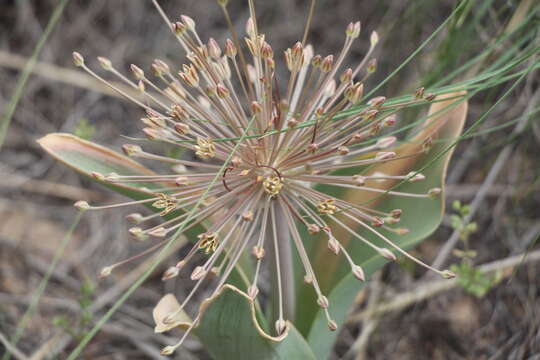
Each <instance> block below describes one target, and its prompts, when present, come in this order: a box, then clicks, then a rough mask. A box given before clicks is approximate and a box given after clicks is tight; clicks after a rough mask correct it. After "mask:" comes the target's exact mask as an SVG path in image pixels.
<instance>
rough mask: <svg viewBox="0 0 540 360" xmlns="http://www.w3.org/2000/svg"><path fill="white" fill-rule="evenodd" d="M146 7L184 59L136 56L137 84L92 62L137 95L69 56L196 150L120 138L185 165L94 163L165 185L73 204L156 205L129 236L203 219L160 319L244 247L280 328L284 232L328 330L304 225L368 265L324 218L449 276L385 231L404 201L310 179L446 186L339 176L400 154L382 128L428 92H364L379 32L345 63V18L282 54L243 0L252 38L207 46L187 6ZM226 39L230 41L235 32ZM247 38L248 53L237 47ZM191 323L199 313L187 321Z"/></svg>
mask: <svg viewBox="0 0 540 360" xmlns="http://www.w3.org/2000/svg"><path fill="white" fill-rule="evenodd" d="M154 3H155V5H156V7H157V8H158V10H159V11H160V13H161V14H162V16H163V17H164V19H165V20H166V21H167V23H168V24H170V26H171V29H172V32H173V34H174V36H176V38H177V39H178V41H179V43H180V45H181V46H182V48H183V49H184V50H185V51H186V53H187V63H186V64H184V65H182V66H180V67H179V69H180V70H179V71H175V70H173V67H172V66H170V65H168V64H166V63H165V62H164V61H161V60H155V62H154V63H153V64H152V70H153V77H152V78H153V80H151V79H150V78H151V77H148V76H147V74H146V73H145V72H144V71H143V70H141V69H140V68H139V67H137V66H135V65H132V66H131V70H132V72H133V77H134V79H135V80H133V81H132V80H129V79H128V78H127V77H125V76H124V75H122V74H120V73H119V72H118V71H117V70H116V69H115V68H114V66H113V64H112V63H111V62H110V61H109V60H107V59H105V58H99V62H100V64H101V65H102V67H103V69H104V70H106V71H108V72H110V73H112V74H114V75H116V76H118V77H119V78H120V80H122V81H124V82H126V83H127V85H128V86H130V87H132V88H133V89H134V90H135V91H137V92H139V93H140V94H139V95H140V96H138V97H135V96H132V95H130V94H128V93H125V92H122V91H121V90H119V89H117V88H116V87H114V85H112V84H111V83H109V82H107V81H106V80H104V79H103V78H101V77H100V76H98V75H97V74H95V73H94V72H93V71H92V70H91V69H90V68H88V67H87V65H86V64H85V61H84V58H83V57H82V56H81V55H80V54H78V53H74V60H75V64H76V65H77V66H80V67H82V68H83V69H84V70H86V71H87V72H89V73H90V74H92V75H93V76H95V77H96V78H97V79H99V80H100V81H103V82H105V83H106V84H108V85H109V86H111V87H113V88H114V89H115V90H117V91H119V92H120V93H122V94H123V95H124V96H126V97H127V98H128V99H130V100H132V101H133V102H135V103H136V104H138V105H139V106H141V107H142V108H143V109H144V111H145V116H144V117H143V118H142V122H143V123H144V126H145V128H144V129H143V132H144V133H145V134H146V136H147V137H148V138H149V139H150V140H153V141H160V142H163V143H166V144H170V145H173V146H178V147H181V148H184V149H187V150H189V151H192V152H193V153H194V154H195V156H196V157H197V160H183V159H177V158H173V157H167V156H162V155H158V154H153V153H150V152H147V151H145V150H144V149H142V148H141V147H140V146H138V145H125V146H124V148H123V149H124V152H125V153H126V154H127V155H129V156H132V157H136V158H143V159H148V160H153V161H158V162H165V163H168V164H171V165H175V168H178V167H182V168H183V169H184V171H183V172H182V173H181V174H179V173H173V172H171V173H170V174H162V175H155V176H123V175H119V174H98V173H95V174H94V175H95V176H96V177H98V178H99V179H101V180H103V181H107V182H110V183H122V182H126V183H133V182H154V183H157V184H163V185H162V186H163V187H162V188H161V189H154V190H152V192H153V194H154V196H153V197H152V198H149V199H146V200H141V201H133V202H128V203H125V204H114V205H110V206H101V207H92V206H90V205H88V204H87V203H85V202H79V203H78V204H79V206H84V208H85V209H105V208H115V207H118V206H122V205H125V206H130V205H135V204H151V206H152V207H154V208H155V209H156V213H155V214H152V215H147V216H143V215H141V214H131V215H129V216H128V219H129V220H130V221H131V222H134V223H135V224H136V225H137V226H136V227H133V228H131V229H130V233H131V234H132V235H133V236H134V237H135V238H137V239H139V240H143V241H148V240H149V239H151V238H165V237H168V236H171V235H175V236H177V235H178V234H179V233H180V232H184V233H185V232H186V231H188V230H190V229H192V228H194V227H195V226H197V225H198V224H201V223H204V224H205V225H206V229H207V230H206V232H204V233H202V234H200V235H199V236H198V237H197V238H195V239H193V241H194V243H193V245H192V246H191V249H190V251H189V253H188V254H187V256H185V258H183V259H179V262H178V265H177V266H176V267H172V268H169V269H167V271H166V272H165V273H164V275H163V279H164V280H168V279H172V278H174V277H176V276H181V275H179V274H181V270H182V268H183V267H184V266H185V265H186V264H187V263H188V262H191V261H198V259H200V258H202V259H204V260H203V261H202V262H201V263H199V264H198V266H196V267H195V268H194V270H193V271H192V273H191V274H190V278H191V279H192V280H193V281H196V285H195V286H194V290H193V292H192V293H191V294H190V295H188V296H187V298H186V299H185V300H184V302H183V303H182V304H181V305H180V307H179V309H178V310H176V311H175V312H174V313H171V314H170V315H169V316H168V318H169V319H175V318H176V317H177V315H178V312H180V311H182V309H183V308H184V307H185V305H186V303H187V302H188V301H189V300H190V299H191V297H192V296H193V293H194V292H195V291H197V290H198V289H199V288H200V285H201V284H202V283H203V282H204V281H205V280H208V278H209V276H210V274H212V275H214V276H217V277H218V279H219V280H218V281H217V285H216V288H215V291H214V293H215V292H217V291H218V290H219V289H220V288H221V287H222V286H223V284H224V283H225V282H226V281H227V278H228V277H229V275H230V274H231V272H232V271H233V269H234V266H235V264H236V263H237V261H238V259H239V257H240V256H241V254H242V253H244V252H250V253H251V254H252V255H253V258H254V261H255V263H256V267H255V269H256V270H255V275H254V277H253V279H251V285H250V286H249V288H248V294H249V296H250V297H252V298H255V297H257V296H258V294H259V289H258V281H259V277H260V273H261V265H262V264H263V263H267V264H275V265H274V266H275V268H276V269H277V271H276V274H275V276H276V277H277V281H276V283H277V284H278V285H279V286H278V292H279V293H278V299H279V304H278V305H279V311H278V318H277V319H276V322H275V327H276V331H277V333H278V334H282V333H283V332H284V331H285V330H286V328H287V322H286V320H287V319H286V314H285V311H284V307H285V306H286V305H287V304H284V303H283V302H284V300H283V299H284V296H283V291H284V290H283V287H282V283H283V279H284V278H291V277H292V274H290V273H286V271H285V270H284V258H285V257H287V256H290V255H289V254H288V253H287V251H288V250H287V249H290V248H291V247H290V245H289V244H288V242H289V241H292V243H293V244H294V247H295V248H296V250H297V252H298V256H299V257H300V259H301V263H302V265H303V268H304V271H305V279H306V283H308V284H309V286H313V288H314V290H315V292H316V293H317V299H318V300H317V303H318V304H319V306H320V307H321V308H322V309H324V312H325V313H326V317H327V320H328V326H329V328H330V329H331V330H336V328H337V325H336V323H335V321H333V320H332V317H331V308H332V304H331V303H330V302H329V301H328V299H327V297H326V296H325V295H324V294H323V293H322V292H321V289H320V287H319V284H318V282H317V277H316V275H315V273H314V271H313V268H312V265H311V263H310V259H309V258H308V255H307V252H306V249H305V248H304V244H303V241H305V240H306V239H302V237H301V235H300V234H301V231H300V230H301V229H300V228H302V227H303V228H305V229H306V230H307V231H306V232H307V233H308V234H311V235H315V234H318V236H321V235H324V236H325V237H326V239H327V241H328V248H329V251H330V252H331V253H333V254H335V255H337V256H342V257H343V259H344V261H346V262H348V264H349V265H350V269H351V272H352V274H354V276H355V277H356V278H358V279H359V280H361V281H363V280H364V271H363V270H362V268H361V267H360V266H359V265H357V264H355V262H354V259H353V258H352V256H351V255H349V253H348V251H347V249H346V248H345V247H344V246H343V245H342V244H341V243H340V239H338V238H336V237H335V236H334V235H333V229H332V226H334V227H335V226H338V227H342V228H343V229H345V230H346V231H348V232H350V233H351V234H352V235H353V236H354V237H355V238H356V239H357V240H358V241H361V242H364V243H366V244H367V245H369V246H370V247H371V248H372V249H373V251H374V252H375V253H378V254H380V255H381V256H383V257H385V258H387V259H390V260H395V259H396V255H395V253H397V254H401V255H403V256H406V257H408V258H410V259H412V260H413V261H415V262H417V263H419V264H421V265H422V266H425V267H427V268H429V269H431V270H433V271H435V272H437V273H439V274H440V275H441V276H443V277H451V276H453V274H452V273H450V272H448V271H439V270H436V269H432V268H430V267H429V266H428V265H426V264H424V263H423V262H421V261H420V260H418V259H416V258H414V257H413V256H411V255H409V254H408V253H406V252H405V251H403V250H402V249H400V248H399V247H398V246H397V245H396V244H394V243H393V242H392V241H391V240H390V239H388V238H387V237H386V236H385V235H384V234H383V233H382V232H381V231H380V229H384V230H385V231H390V232H394V233H396V234H404V233H406V232H407V229H404V228H401V227H397V225H396V224H398V223H399V220H400V215H401V210H399V209H395V210H393V211H391V212H388V213H384V212H381V211H376V210H373V209H371V208H369V207H366V206H362V205H359V204H355V203H351V202H348V201H347V199H339V198H336V197H333V196H331V195H329V194H326V193H323V192H321V191H319V190H317V189H316V188H315V187H314V185H316V184H325V185H329V186H333V187H337V188H352V189H362V190H365V191H370V192H373V193H374V194H382V195H384V196H404V197H414V198H418V201H430V198H431V197H433V196H437V195H438V194H439V193H440V189H431V190H430V191H429V192H428V193H426V194H410V193H402V192H395V191H391V190H390V191H385V190H381V189H379V188H377V187H373V186H370V182H371V183H372V184H373V182H374V181H379V180H381V179H393V180H400V181H411V182H412V181H421V180H423V179H424V176H423V175H422V174H419V173H415V172H413V173H407V174H403V175H402V176H386V175H384V174H373V175H371V176H364V175H354V176H338V175H334V172H335V171H336V170H339V169H345V168H352V167H358V166H364V165H373V164H378V163H382V162H388V161H393V160H396V159H398V156H396V154H395V153H394V152H392V151H387V149H388V147H390V146H391V145H392V144H393V143H394V142H395V140H396V139H395V138H394V137H380V132H381V130H382V129H384V128H385V127H388V126H392V125H394V123H395V122H396V118H395V113H396V112H397V111H399V110H400V109H401V108H403V107H405V106H407V105H410V104H414V103H425V102H426V101H428V100H432V96H431V98H430V99H426V96H425V95H424V92H423V89H420V90H418V91H417V92H416V93H415V94H414V96H412V97H411V100H408V101H407V102H403V103H397V104H396V103H395V102H394V103H392V104H388V105H387V104H386V99H385V98H384V97H382V96H378V97H375V98H372V99H365V97H364V82H365V80H366V79H367V78H368V77H369V75H370V74H371V73H373V72H374V71H375V66H376V65H375V64H376V62H375V60H374V59H372V58H371V55H372V52H373V49H374V47H375V46H376V44H377V41H378V36H377V34H376V33H372V34H371V37H370V41H371V46H370V48H369V50H368V52H367V54H366V55H365V57H364V59H363V60H362V61H361V62H360V63H359V64H358V65H357V66H356V67H354V68H349V69H343V68H342V67H343V63H344V59H345V57H346V55H347V53H348V52H349V50H350V49H351V47H352V45H353V43H354V41H355V39H356V38H358V37H359V35H360V23H359V22H356V23H351V24H349V25H348V26H347V27H346V30H345V41H344V44H343V48H342V50H341V52H340V53H339V54H337V56H333V55H329V56H324V57H323V56H319V55H315V54H314V50H313V48H312V47H311V46H310V45H306V44H305V37H304V41H302V42H297V43H296V44H294V45H293V46H292V47H291V48H289V49H287V50H286V51H285V53H284V59H281V60H278V58H279V57H278V56H276V53H275V52H274V50H273V49H272V47H271V46H270V44H268V43H267V42H266V40H265V36H264V34H262V33H260V32H259V29H258V26H257V22H256V16H255V10H254V7H253V4H252V3H251V2H250V12H251V17H250V19H249V21H248V24H247V36H246V38H245V44H246V46H245V47H244V46H242V45H241V44H240V43H239V42H238V41H236V40H227V41H226V43H225V45H224V47H223V48H222V47H221V46H220V45H219V44H218V42H217V41H215V40H213V39H210V40H209V41H208V42H207V43H203V42H202V41H201V38H200V37H199V35H198V34H197V31H196V29H195V28H196V24H195V22H194V21H193V20H192V19H191V18H189V17H187V16H182V17H181V19H180V20H179V21H177V22H171V21H170V20H169V19H168V18H167V17H166V15H165V14H164V13H163V11H162V10H161V8H159V6H158V5H157V3H156V2H155V1H154ZM220 4H221V5H222V6H223V9H224V10H225V11H226V9H225V4H226V2H223V1H222V2H220ZM231 30H232V29H231ZM232 31H234V30H232ZM233 39H237V36H236V34H235V33H234V32H233ZM245 48H247V52H244V51H243V49H245ZM281 61H283V64H284V65H285V66H286V68H287V71H288V73H289V76H288V79H287V81H286V82H285V83H283V82H281V81H283V80H284V79H282V78H281V79H279V80H280V82H279V84H278V81H277V78H276V75H275V74H276V64H277V63H279V62H281ZM248 62H249V63H250V64H248ZM362 104H363V105H362ZM360 155H361V156H360ZM188 168H189V170H187V169H188ZM171 215H174V216H171ZM159 217H167V219H166V220H164V221H163V222H162V223H161V224H160V225H157V226H154V227H146V226H144V224H145V223H147V222H148V221H149V220H152V219H155V218H159ZM345 221H346V222H348V223H351V222H352V223H353V224H354V225H355V228H357V229H361V231H366V232H369V233H372V234H375V235H376V236H377V237H378V238H379V239H380V240H381V241H382V242H383V243H385V244H386V246H385V247H380V246H378V245H375V244H373V243H372V242H370V241H369V240H368V239H367V238H366V237H365V236H363V235H362V234H361V232H357V231H355V230H354V229H352V228H351V227H349V226H347V225H346V224H345V223H344V222H345ZM167 242H168V239H162V240H161V241H160V242H158V243H157V245H156V244H154V245H153V246H152V247H151V248H150V249H149V250H148V251H147V252H145V253H149V252H150V251H154V250H156V249H158V248H159V247H161V246H163V245H165V244H166V243H167ZM196 255H198V256H196ZM123 263H125V261H124V262H120V263H118V264H114V265H111V266H108V267H107V268H106V271H104V272H102V275H103V276H107V275H109V274H110V273H111V272H112V271H113V270H114V268H115V267H117V266H119V265H120V264H123ZM306 286H308V285H306ZM198 319H199V315H197V316H196V317H195V320H194V322H193V324H196V323H197V320H198ZM171 321H172V320H171ZM164 322H165V323H166V322H167V318H165V319H164ZM193 326H194V325H192V327H193ZM192 327H190V328H189V330H191V328H192ZM189 330H188V331H187V332H186V333H185V335H184V336H183V337H182V339H181V340H180V341H179V342H178V344H176V345H174V346H169V347H167V348H166V349H165V350H164V351H163V353H164V354H171V353H172V352H173V351H174V350H175V349H176V348H177V347H179V346H180V345H181V343H182V342H183V340H184V339H185V338H186V336H187V334H188V333H189Z"/></svg>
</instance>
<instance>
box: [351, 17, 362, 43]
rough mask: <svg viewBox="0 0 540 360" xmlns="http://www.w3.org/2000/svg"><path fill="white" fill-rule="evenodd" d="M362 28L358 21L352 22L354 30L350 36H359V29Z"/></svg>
mask: <svg viewBox="0 0 540 360" xmlns="http://www.w3.org/2000/svg"><path fill="white" fill-rule="evenodd" d="M361 29H362V25H361V23H360V21H357V22H355V23H354V32H353V34H352V38H353V39H354V38H357V37H358V36H360V30H361Z"/></svg>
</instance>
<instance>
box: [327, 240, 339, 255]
mask: <svg viewBox="0 0 540 360" xmlns="http://www.w3.org/2000/svg"><path fill="white" fill-rule="evenodd" d="M328 249H330V251H331V252H333V253H334V254H336V255H337V254H339V250H340V246H339V242H338V241H337V240H336V238H335V237H333V236H332V237H330V239H328Z"/></svg>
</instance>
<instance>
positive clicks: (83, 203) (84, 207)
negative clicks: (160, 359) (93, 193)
mask: <svg viewBox="0 0 540 360" xmlns="http://www.w3.org/2000/svg"><path fill="white" fill-rule="evenodd" d="M73 206H75V207H76V208H77V209H79V210H81V211H83V210H88V209H90V205H89V204H88V203H87V202H86V201H84V200H79V201H77V202H76V203H75V204H73Z"/></svg>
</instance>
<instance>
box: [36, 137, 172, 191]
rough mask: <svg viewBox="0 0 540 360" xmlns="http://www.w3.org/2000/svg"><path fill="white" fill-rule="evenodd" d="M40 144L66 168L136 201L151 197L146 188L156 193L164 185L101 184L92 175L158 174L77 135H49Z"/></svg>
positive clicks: (141, 183) (102, 182)
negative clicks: (155, 189) (94, 173)
mask: <svg viewBox="0 0 540 360" xmlns="http://www.w3.org/2000/svg"><path fill="white" fill-rule="evenodd" d="M37 142H38V143H39V145H41V147H42V148H43V149H44V150H45V151H47V152H48V153H49V154H50V155H51V156H53V157H54V158H55V159H57V160H59V161H60V162H62V163H63V164H65V165H67V166H68V167H70V168H72V169H73V170H75V171H77V172H79V173H80V174H82V175H84V176H86V177H89V178H91V179H92V180H93V181H96V182H99V183H100V184H102V185H104V186H106V187H108V188H110V189H111V190H114V191H116V192H118V193H121V194H123V195H125V196H128V197H130V198H132V199H135V200H141V199H145V198H148V197H150V195H151V193H150V192H149V191H147V190H145V188H146V189H154V188H157V187H160V186H162V185H163V184H161V185H160V184H158V183H150V182H149V183H143V182H136V183H122V184H111V183H110V182H105V181H100V180H98V179H97V178H95V177H94V176H92V172H94V171H95V172H98V173H101V174H104V175H106V174H109V173H112V172H115V173H118V174H120V175H155V173H154V172H153V171H151V170H149V169H147V168H146V167H144V166H142V165H141V164H139V163H138V162H136V161H134V160H133V159H131V158H129V157H127V156H124V155H122V154H119V153H117V152H114V151H112V150H109V149H107V148H105V147H103V146H101V145H98V144H95V143H93V142H90V141H86V140H83V139H81V138H79V137H77V136H75V135H71V134H66V133H54V134H48V135H46V136H44V137H42V138H41V139H39V140H37ZM152 196H153V195H152Z"/></svg>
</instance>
